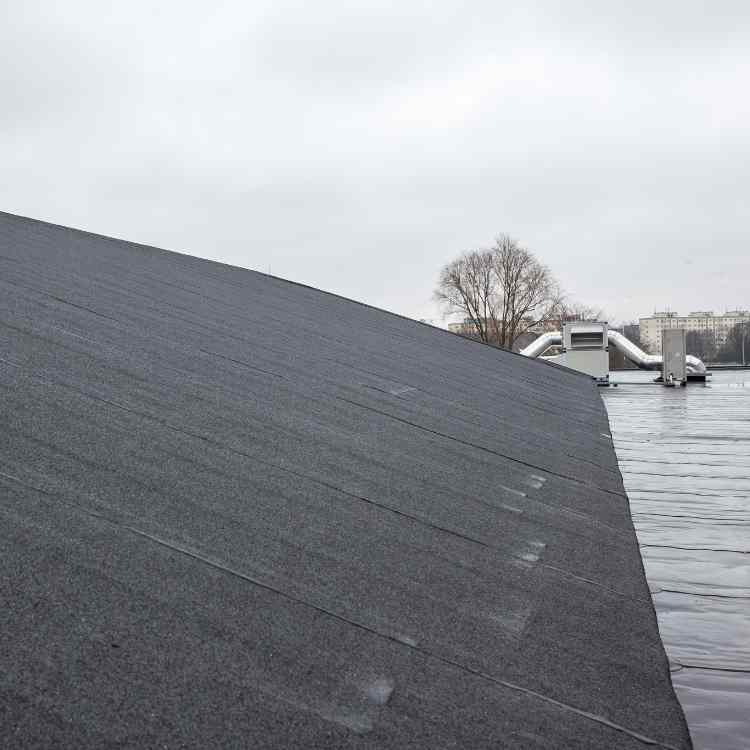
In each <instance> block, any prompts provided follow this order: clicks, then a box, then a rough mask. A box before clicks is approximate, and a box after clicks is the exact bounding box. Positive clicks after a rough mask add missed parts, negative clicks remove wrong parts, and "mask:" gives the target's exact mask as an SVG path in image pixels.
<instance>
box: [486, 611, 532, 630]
mask: <svg viewBox="0 0 750 750" xmlns="http://www.w3.org/2000/svg"><path fill="white" fill-rule="evenodd" d="M531 611H532V610H531V607H523V608H522V609H515V610H514V609H511V610H508V611H504V612H503V611H495V612H490V613H489V618H490V620H492V621H493V622H496V623H497V624H498V625H500V627H502V628H503V629H504V630H509V631H510V632H511V633H514V634H519V633H521V632H522V631H523V629H524V628H525V627H526V623H527V622H528V620H529V617H530V616H531Z"/></svg>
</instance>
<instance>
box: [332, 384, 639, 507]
mask: <svg viewBox="0 0 750 750" xmlns="http://www.w3.org/2000/svg"><path fill="white" fill-rule="evenodd" d="M336 398H337V399H339V401H345V402H346V403H347V404H352V405H353V406H359V407H360V408H362V409H367V410H368V411H374V412H375V413H376V414H382V415H383V416H384V417H388V418H390V419H394V420H396V421H397V422H403V423H404V424H408V425H410V426H411V427H416V428H417V429H418V430H424V431H425V432H429V433H431V434H433V435H438V436H440V437H444V438H447V439H448V440H454V441H455V442H457V443H461V444H462V445H467V446H469V447H470V448H476V449H477V450H481V451H484V452H485V453H491V454H492V455H493V456H499V457H500V458H504V459H506V460H508V461H513V462H514V463H517V464H521V465H522V466H526V467H528V468H529V469H537V470H538V471H545V472H547V474H551V475H552V476H555V477H559V478H561V479H567V480H568V481H570V482H575V484H581V485H583V486H584V487H590V488H592V489H595V490H599V491H600V492H606V493H607V494H609V495H614V496H615V497H624V498H626V499H627V495H626V494H625V493H624V492H615V491H614V490H607V489H604V488H603V487H599V486H597V485H595V484H586V482H582V481H581V480H580V479H576V478H575V477H570V476H568V475H567V474H560V473H559V472H557V471H552V470H551V469H545V468H544V467H543V466H538V465H537V464H532V463H529V462H528V461H523V460H522V459H520V458H513V457H512V456H507V455H505V454H504V453H500V452H498V451H494V450H492V448H487V447H485V446H483V445H478V444H476V443H470V442H469V441H468V440H461V438H458V437H455V435H448V434H447V433H445V432H440V431H439V430H433V429H431V428H430V427H424V426H423V425H421V424H417V423H416V422H410V421H409V420H408V419H404V418H403V417H397V416H395V415H394V414H389V413H388V412H387V411H381V410H380V409H376V408H375V407H373V406H367V405H366V404H361V403H359V402H358V401H351V400H350V399H348V398H344V397H343V396H336ZM599 468H602V467H599ZM605 471H610V473H612V474H615V472H614V471H612V470H609V469H605Z"/></svg>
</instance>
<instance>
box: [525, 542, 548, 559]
mask: <svg viewBox="0 0 750 750" xmlns="http://www.w3.org/2000/svg"><path fill="white" fill-rule="evenodd" d="M546 546H547V545H546V544H545V543H544V542H536V541H531V542H528V544H527V546H526V548H525V549H524V550H523V551H522V552H521V553H520V557H521V559H522V560H526V562H536V561H537V560H538V559H539V558H540V557H541V555H542V552H544V548H545V547H546Z"/></svg>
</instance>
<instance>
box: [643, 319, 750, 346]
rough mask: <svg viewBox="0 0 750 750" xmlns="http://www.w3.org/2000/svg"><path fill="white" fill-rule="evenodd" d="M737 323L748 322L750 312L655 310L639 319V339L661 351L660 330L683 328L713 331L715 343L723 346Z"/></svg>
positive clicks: (749, 321)
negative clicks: (682, 312)
mask: <svg viewBox="0 0 750 750" xmlns="http://www.w3.org/2000/svg"><path fill="white" fill-rule="evenodd" d="M738 323H749V324H750V312H748V311H747V310H731V311H729V312H726V313H723V314H719V315H717V314H715V313H714V312H713V311H710V310H707V311H695V312H691V313H690V314H688V315H678V314H677V313H676V312H655V313H654V314H653V315H651V316H649V317H647V318H641V319H640V325H641V341H642V342H643V345H644V346H645V347H646V348H647V349H648V350H649V351H650V352H653V353H656V354H658V353H659V352H661V332H662V331H663V330H665V329H666V328H684V329H685V330H686V331H698V332H699V333H706V332H709V333H713V335H714V337H715V340H716V345H717V346H723V345H724V344H725V343H726V340H727V335H728V334H729V331H731V330H732V327H733V326H735V325H737V324H738Z"/></svg>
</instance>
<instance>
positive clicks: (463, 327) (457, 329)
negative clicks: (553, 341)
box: [448, 318, 560, 336]
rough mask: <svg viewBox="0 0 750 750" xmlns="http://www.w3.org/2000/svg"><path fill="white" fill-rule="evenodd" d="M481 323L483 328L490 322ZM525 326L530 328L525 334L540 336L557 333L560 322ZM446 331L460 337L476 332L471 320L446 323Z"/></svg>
mask: <svg viewBox="0 0 750 750" xmlns="http://www.w3.org/2000/svg"><path fill="white" fill-rule="evenodd" d="M480 320H482V321H483V323H484V325H485V326H489V325H490V320H489V319H488V318H485V319H481V318H480ZM526 325H529V326H530V327H529V328H528V329H527V331H526V333H533V334H537V335H539V334H541V333H547V331H558V330H560V321H559V320H553V321H546V322H544V323H536V324H533V325H532V321H527V322H526ZM448 330H449V331H450V332H451V333H458V334H460V335H461V336H474V335H476V332H477V327H476V324H475V323H474V319H473V318H464V319H463V320H461V321H458V322H454V323H448Z"/></svg>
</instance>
